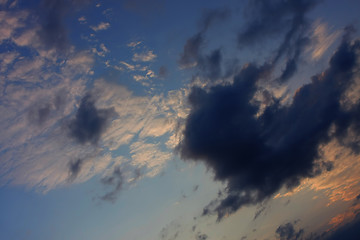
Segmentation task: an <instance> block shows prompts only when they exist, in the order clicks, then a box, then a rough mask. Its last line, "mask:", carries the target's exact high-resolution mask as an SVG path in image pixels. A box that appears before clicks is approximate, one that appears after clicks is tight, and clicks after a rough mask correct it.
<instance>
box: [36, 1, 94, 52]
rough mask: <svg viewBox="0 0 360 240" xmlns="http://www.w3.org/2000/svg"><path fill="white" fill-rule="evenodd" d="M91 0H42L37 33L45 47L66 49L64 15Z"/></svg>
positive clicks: (66, 38) (66, 37) (66, 36)
mask: <svg viewBox="0 0 360 240" xmlns="http://www.w3.org/2000/svg"><path fill="white" fill-rule="evenodd" d="M90 2H92V0H43V1H42V2H41V4H40V8H39V15H40V26H41V28H40V30H39V31H38V35H39V37H40V39H41V41H42V43H43V44H44V46H45V47H46V48H56V49H58V50H62V51H63V50H66V49H67V47H68V46H69V42H68V33H67V29H66V27H65V25H64V20H65V17H66V16H67V15H68V14H69V13H71V12H72V11H74V10H77V9H79V8H81V7H82V6H84V5H86V4H88V3H90Z"/></svg>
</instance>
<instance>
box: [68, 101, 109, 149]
mask: <svg viewBox="0 0 360 240" xmlns="http://www.w3.org/2000/svg"><path fill="white" fill-rule="evenodd" d="M114 116H116V112H115V110H114V108H104V109H97V108H96V106H95V100H94V99H93V97H92V96H91V95H90V94H86V95H85V96H84V97H83V98H82V99H81V103H80V107H79V109H78V110H77V113H76V115H75V118H74V119H72V120H71V121H70V122H69V124H68V127H69V130H70V136H71V137H73V138H74V139H75V140H76V141H78V142H79V143H80V144H86V143H92V144H96V143H97V142H98V140H99V139H100V137H101V134H102V133H103V132H104V131H105V130H106V128H107V127H108V125H109V124H110V121H111V119H112V118H113V117H114Z"/></svg>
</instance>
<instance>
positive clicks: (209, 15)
mask: <svg viewBox="0 0 360 240" xmlns="http://www.w3.org/2000/svg"><path fill="white" fill-rule="evenodd" d="M230 16H231V11H230V10H229V9H227V8H217V9H206V10H205V11H204V12H203V16H202V19H201V22H200V23H201V24H200V29H202V31H207V30H208V28H209V27H210V26H211V25H213V24H214V23H216V22H220V21H224V20H226V19H227V18H229V17H230Z"/></svg>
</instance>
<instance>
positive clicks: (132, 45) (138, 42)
mask: <svg viewBox="0 0 360 240" xmlns="http://www.w3.org/2000/svg"><path fill="white" fill-rule="evenodd" d="M141 43H142V42H141V41H134V42H130V43H128V44H127V46H128V47H132V48H134V47H136V46H138V45H139V44H141Z"/></svg>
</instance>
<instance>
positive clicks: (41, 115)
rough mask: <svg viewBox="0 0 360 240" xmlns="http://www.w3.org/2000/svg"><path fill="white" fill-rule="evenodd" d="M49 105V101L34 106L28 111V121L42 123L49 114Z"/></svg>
mask: <svg viewBox="0 0 360 240" xmlns="http://www.w3.org/2000/svg"><path fill="white" fill-rule="evenodd" d="M50 111H51V105H50V104H49V103H42V104H40V106H35V107H33V108H31V110H30V111H29V115H28V117H29V120H30V122H33V123H37V124H38V125H42V124H43V123H44V122H45V121H46V120H47V119H48V118H49V116H50Z"/></svg>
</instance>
